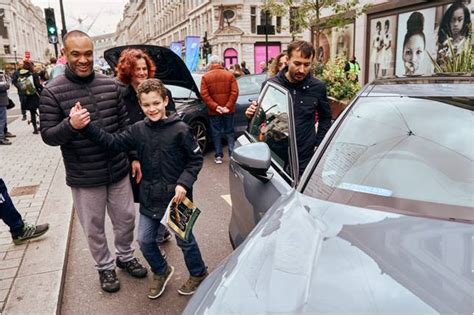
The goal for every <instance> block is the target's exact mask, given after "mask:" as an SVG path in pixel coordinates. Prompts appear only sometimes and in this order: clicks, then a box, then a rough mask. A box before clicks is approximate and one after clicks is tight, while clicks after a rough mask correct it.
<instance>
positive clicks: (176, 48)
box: [170, 42, 183, 58]
mask: <svg viewBox="0 0 474 315" xmlns="http://www.w3.org/2000/svg"><path fill="white" fill-rule="evenodd" d="M182 49H183V42H171V44H170V50H171V51H172V52H174V53H175V54H176V55H178V56H179V58H183V56H182Z"/></svg>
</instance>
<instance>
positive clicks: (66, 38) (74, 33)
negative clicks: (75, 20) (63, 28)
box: [63, 30, 92, 47]
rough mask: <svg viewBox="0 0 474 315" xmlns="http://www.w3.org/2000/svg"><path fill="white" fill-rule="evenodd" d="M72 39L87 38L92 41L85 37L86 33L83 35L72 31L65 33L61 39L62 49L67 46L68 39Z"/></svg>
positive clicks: (77, 31)
mask: <svg viewBox="0 0 474 315" xmlns="http://www.w3.org/2000/svg"><path fill="white" fill-rule="evenodd" d="M73 37H87V38H89V39H90V40H91V41H92V39H91V37H90V36H89V35H87V34H86V33H84V32H83V31H80V30H72V31H70V32H67V33H66V35H64V37H63V43H64V47H66V46H67V40H68V39H69V38H73Z"/></svg>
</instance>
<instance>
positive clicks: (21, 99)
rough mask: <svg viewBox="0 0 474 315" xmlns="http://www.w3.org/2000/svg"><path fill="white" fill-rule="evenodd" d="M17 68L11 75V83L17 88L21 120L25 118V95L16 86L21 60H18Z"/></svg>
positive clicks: (21, 64) (21, 65)
mask: <svg viewBox="0 0 474 315" xmlns="http://www.w3.org/2000/svg"><path fill="white" fill-rule="evenodd" d="M16 68H17V70H15V72H14V73H13V75H12V83H13V85H14V86H15V87H16V89H17V90H18V98H19V99H20V105H21V116H22V118H21V120H26V107H25V103H26V96H25V95H24V94H23V92H22V91H21V90H20V88H19V87H18V78H19V77H20V70H22V69H23V60H19V61H18V64H17V67H16Z"/></svg>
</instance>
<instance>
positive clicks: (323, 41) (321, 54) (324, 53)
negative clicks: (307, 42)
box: [316, 28, 331, 64]
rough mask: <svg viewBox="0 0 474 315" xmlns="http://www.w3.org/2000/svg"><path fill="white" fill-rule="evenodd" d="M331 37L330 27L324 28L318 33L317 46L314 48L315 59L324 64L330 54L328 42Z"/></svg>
mask: <svg viewBox="0 0 474 315" xmlns="http://www.w3.org/2000/svg"><path fill="white" fill-rule="evenodd" d="M329 38H331V29H329V28H328V29H324V30H323V31H322V32H321V33H320V35H319V48H318V49H316V58H317V61H318V62H320V63H322V64H325V63H326V62H328V60H329V55H330V51H331V48H330V42H329Z"/></svg>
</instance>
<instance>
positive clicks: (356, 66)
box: [349, 62, 360, 75]
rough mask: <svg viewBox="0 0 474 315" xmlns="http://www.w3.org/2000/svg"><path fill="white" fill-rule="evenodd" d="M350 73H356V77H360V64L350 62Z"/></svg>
mask: <svg viewBox="0 0 474 315" xmlns="http://www.w3.org/2000/svg"><path fill="white" fill-rule="evenodd" d="M349 72H351V73H354V74H355V75H358V74H359V72H360V67H359V64H358V63H357V62H356V63H352V62H349Z"/></svg>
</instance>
